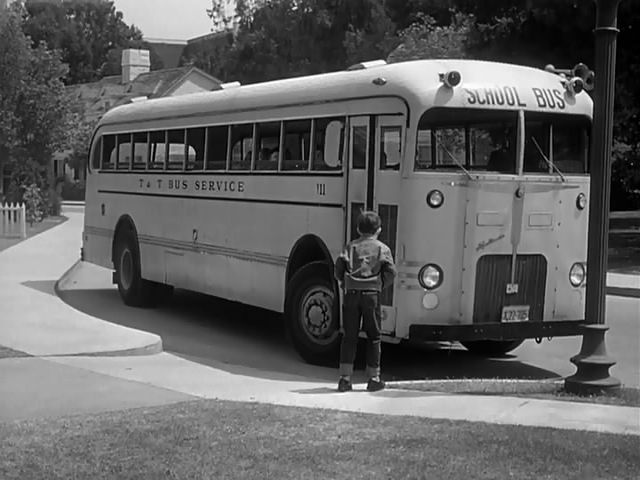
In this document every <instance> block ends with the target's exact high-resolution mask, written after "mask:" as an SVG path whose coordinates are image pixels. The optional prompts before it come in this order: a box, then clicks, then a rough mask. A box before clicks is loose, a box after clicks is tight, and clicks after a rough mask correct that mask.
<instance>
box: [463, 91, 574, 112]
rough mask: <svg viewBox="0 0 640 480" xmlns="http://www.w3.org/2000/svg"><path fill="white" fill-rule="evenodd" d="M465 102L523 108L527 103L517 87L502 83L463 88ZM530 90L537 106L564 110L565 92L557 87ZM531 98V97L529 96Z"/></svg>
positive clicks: (565, 104) (565, 103)
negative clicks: (499, 84)
mask: <svg viewBox="0 0 640 480" xmlns="http://www.w3.org/2000/svg"><path fill="white" fill-rule="evenodd" d="M464 91H465V93H466V98H465V100H466V103H467V104H468V105H490V106H507V107H521V108H525V107H527V106H533V105H528V104H527V102H526V101H525V99H526V97H525V95H522V94H521V92H520V91H519V90H518V87H515V86H509V85H503V86H491V87H478V88H465V89H464ZM530 92H531V94H532V96H533V99H534V100H535V106H536V107H538V108H550V109H557V110H564V109H565V108H566V107H567V102H566V100H565V98H564V94H565V92H564V91H562V90H560V89H557V88H539V87H532V88H531V89H530ZM529 98H531V97H529Z"/></svg>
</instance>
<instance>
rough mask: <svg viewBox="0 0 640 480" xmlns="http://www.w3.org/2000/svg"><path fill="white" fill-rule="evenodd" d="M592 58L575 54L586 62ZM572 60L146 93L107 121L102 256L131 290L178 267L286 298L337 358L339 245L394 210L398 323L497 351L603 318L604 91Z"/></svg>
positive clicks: (88, 232)
mask: <svg viewBox="0 0 640 480" xmlns="http://www.w3.org/2000/svg"><path fill="white" fill-rule="evenodd" d="M571 72H573V71H571ZM583 86H584V83H583V82H581V81H580V79H579V78H577V77H575V78H574V77H573V76H572V74H569V75H566V74H564V73H562V74H558V73H553V72H550V71H546V70H543V69H535V68H530V67H523V66H518V65H509V64H502V63H490V62H483V61H471V60H419V61H411V62H403V63H396V64H386V63H385V62H384V61H375V62H369V63H362V64H358V65H354V66H353V67H350V68H349V69H347V70H345V71H341V72H333V73H327V74H321V75H313V76H306V77H299V78H292V79H285V80H278V81H270V82H265V83H258V84H252V85H246V86H239V85H238V84H237V82H236V83H234V84H226V85H223V88H222V89H221V90H219V91H214V92H206V93H198V94H192V95H185V96H182V97H174V98H163V99H156V100H146V101H137V102H134V103H131V104H128V105H124V106H121V107H118V108H115V109H113V110H111V111H109V112H108V113H106V114H105V115H104V117H103V118H102V119H101V121H100V122H99V125H98V126H97V129H96V131H95V134H94V136H93V140H92V145H91V148H90V159H89V168H88V177H87V192H86V213H85V225H84V232H83V258H84V259H85V260H86V261H89V262H93V263H96V264H98V265H102V266H105V267H109V268H113V270H114V275H113V276H114V282H115V283H117V286H118V290H119V292H120V295H121V297H122V299H123V301H124V302H125V303H126V304H128V305H134V306H144V305H150V304H153V303H154V302H155V301H157V300H158V299H159V298H163V297H165V296H166V295H167V294H168V293H169V292H170V291H171V289H172V288H173V287H178V288H181V289H189V290H194V291H198V292H202V293H205V294H210V295H214V296H218V297H222V298H225V299H229V300H232V301H237V302H242V303H245V304H249V305H254V306H258V307H262V308H265V309H269V310H273V311H276V312H282V313H283V314H284V318H285V322H286V325H287V331H288V333H289V335H290V338H291V341H292V343H293V345H294V346H295V348H296V350H297V351H298V352H299V353H300V355H301V356H302V357H303V358H304V359H305V360H307V361H309V362H325V361H327V360H331V359H335V358H336V354H337V351H338V349H339V341H340V335H339V305H338V304H339V302H338V298H339V297H338V291H337V285H336V283H335V281H334V279H333V275H332V271H333V264H334V263H333V262H334V259H335V258H336V256H337V255H338V254H339V252H340V250H341V249H342V247H343V245H344V244H345V242H347V241H349V240H350V239H351V238H353V237H354V235H355V234H356V231H355V227H354V222H355V219H356V218H357V215H358V213H359V212H360V211H361V210H363V209H367V210H375V211H377V212H378V213H379V214H380V216H381V218H382V222H383V229H382V234H381V237H380V239H381V240H382V241H384V242H385V243H386V244H387V245H389V246H390V248H391V250H392V252H393V254H394V258H395V260H396V263H397V266H398V272H399V274H398V278H397V279H396V281H395V284H394V286H393V288H390V289H388V290H387V291H385V293H384V295H383V300H382V304H383V307H382V317H383V325H382V329H383V332H384V337H383V340H384V341H387V342H400V341H405V340H406V341H419V342H420V341H459V342H461V343H462V344H463V345H464V346H465V347H467V348H468V349H470V350H471V351H474V352H478V353H480V354H488V355H495V354H501V353H505V352H508V351H510V350H513V349H514V348H516V347H517V346H518V345H519V344H520V343H521V342H522V341H523V340H524V339H527V338H542V337H552V336H567V335H577V334H579V326H580V325H581V324H582V323H584V305H585V283H586V255H587V250H586V247H587V240H586V239H587V221H588V198H589V174H588V169H589V161H588V158H589V157H588V150H589V136H590V125H591V116H592V108H593V106H592V101H591V99H590V97H589V95H588V93H587V92H585V91H584V89H583V88H582V87H583Z"/></svg>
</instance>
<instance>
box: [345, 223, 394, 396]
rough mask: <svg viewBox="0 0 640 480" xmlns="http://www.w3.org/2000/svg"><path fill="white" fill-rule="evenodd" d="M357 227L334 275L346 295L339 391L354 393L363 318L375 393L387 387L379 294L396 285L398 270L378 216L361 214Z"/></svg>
mask: <svg viewBox="0 0 640 480" xmlns="http://www.w3.org/2000/svg"><path fill="white" fill-rule="evenodd" d="M356 225H357V228H358V234H359V235H360V237H359V238H357V239H356V240H353V241H352V242H351V243H349V244H348V245H347V246H346V248H345V249H344V251H343V252H342V253H341V254H340V256H339V257H338V258H337V260H336V265H335V272H334V274H335V278H336V280H337V281H338V284H339V285H340V288H342V289H343V291H344V305H343V310H342V324H343V330H344V331H343V335H342V344H341V346H340V380H339V381H338V391H340V392H346V391H349V390H352V389H353V387H352V385H351V375H352V374H353V362H354V360H355V356H356V347H357V344H358V333H359V331H360V319H361V318H362V329H363V330H364V331H365V333H366V334H367V351H366V359H367V372H366V373H367V376H368V378H369V381H368V383H367V390H368V391H370V392H376V391H378V390H382V389H383V388H384V387H385V385H384V382H383V381H382V380H381V379H380V329H381V324H382V319H381V313H380V292H381V291H382V290H383V289H385V288H387V287H389V286H391V284H392V283H393V279H394V277H395V276H396V267H395V265H394V263H393V256H392V255H391V250H390V249H389V247H387V246H386V245H385V244H384V243H382V242H381V241H380V240H378V235H379V234H380V231H381V230H382V228H381V227H382V222H381V221H380V217H379V216H378V214H377V213H375V212H362V213H361V214H360V216H359V217H358V220H357V223H356Z"/></svg>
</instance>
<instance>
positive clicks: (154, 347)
mask: <svg viewBox="0 0 640 480" xmlns="http://www.w3.org/2000/svg"><path fill="white" fill-rule="evenodd" d="M80 262H81V260H80V259H78V260H76V262H75V263H74V264H73V265H72V266H71V267H69V269H68V270H67V271H66V272H65V273H64V274H62V276H61V277H60V278H59V279H58V280H57V281H56V283H55V284H54V291H55V293H56V296H57V297H58V298H59V299H60V300H61V301H62V302H64V304H65V305H66V306H67V307H68V308H70V309H72V310H74V311H76V312H78V313H81V314H82V315H86V314H85V313H84V312H81V311H80V310H76V309H75V308H74V307H72V306H71V305H69V304H68V303H67V302H66V301H65V299H64V290H63V288H62V285H64V283H65V282H67V281H68V280H69V277H71V275H72V274H73V272H74V271H75V269H76V268H78V266H79V265H80ZM101 321H102V322H103V323H104V324H106V325H109V327H110V328H126V329H128V330H135V331H136V332H140V333H142V334H146V335H148V336H149V337H153V338H154V340H153V341H152V342H150V343H148V344H146V345H140V346H138V347H134V348H125V349H111V350H101V351H88V352H77V353H67V354H56V355H48V356H51V357H125V356H139V355H154V354H157V353H162V352H163V351H164V350H163V346H162V338H161V337H160V336H159V335H156V334H153V333H149V332H145V331H143V330H136V329H134V328H131V327H122V326H120V325H117V324H112V323H109V322H107V321H105V320H101Z"/></svg>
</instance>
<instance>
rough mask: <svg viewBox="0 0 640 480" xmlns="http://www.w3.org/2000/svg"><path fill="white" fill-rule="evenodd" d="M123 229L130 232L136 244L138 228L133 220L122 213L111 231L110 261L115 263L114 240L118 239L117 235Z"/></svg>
mask: <svg viewBox="0 0 640 480" xmlns="http://www.w3.org/2000/svg"><path fill="white" fill-rule="evenodd" d="M123 231H128V232H130V233H131V234H132V235H133V238H134V240H135V242H136V246H137V245H138V230H137V229H136V224H135V222H134V221H133V219H132V218H131V217H130V216H129V215H128V214H125V215H122V216H121V217H120V218H119V219H118V222H117V223H116V228H115V230H114V232H113V240H112V241H111V262H112V263H115V258H116V240H117V239H118V235H120V233H121V232H123ZM138 248H139V247H138ZM138 253H139V252H138Z"/></svg>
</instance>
